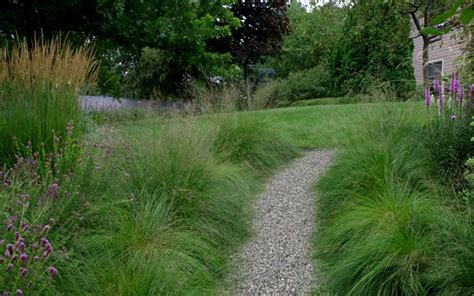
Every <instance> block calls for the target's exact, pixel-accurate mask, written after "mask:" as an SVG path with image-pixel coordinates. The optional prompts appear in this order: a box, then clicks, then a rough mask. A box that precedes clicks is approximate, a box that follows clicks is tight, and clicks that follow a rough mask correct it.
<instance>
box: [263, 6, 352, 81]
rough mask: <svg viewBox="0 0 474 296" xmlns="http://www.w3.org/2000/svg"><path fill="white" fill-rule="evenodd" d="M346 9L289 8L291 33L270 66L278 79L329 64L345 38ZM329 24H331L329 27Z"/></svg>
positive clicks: (330, 7)
mask: <svg viewBox="0 0 474 296" xmlns="http://www.w3.org/2000/svg"><path fill="white" fill-rule="evenodd" d="M346 13H347V9H346V8H339V7H336V6H335V5H334V4H326V5H323V6H321V7H318V8H314V9H313V10H311V11H307V10H306V9H305V8H303V7H301V6H300V5H298V4H296V3H293V4H292V5H291V6H290V8H289V9H288V18H289V21H290V29H291V31H290V34H288V35H286V36H284V37H283V45H282V52H281V54H280V55H279V56H278V57H277V58H275V59H274V60H271V61H269V64H270V65H272V66H274V68H275V69H276V71H277V75H278V76H279V77H287V76H288V75H289V74H290V73H291V72H298V71H301V70H305V69H310V68H314V67H316V66H318V65H320V64H323V63H326V62H327V61H328V59H329V55H330V53H331V51H332V50H334V47H335V45H336V42H337V40H339V38H341V37H342V26H343V25H344V19H345V15H346ZM328 24H330V25H328Z"/></svg>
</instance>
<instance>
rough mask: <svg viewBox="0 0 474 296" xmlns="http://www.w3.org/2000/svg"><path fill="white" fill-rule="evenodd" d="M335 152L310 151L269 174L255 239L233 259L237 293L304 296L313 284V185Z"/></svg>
mask: <svg viewBox="0 0 474 296" xmlns="http://www.w3.org/2000/svg"><path fill="white" fill-rule="evenodd" d="M332 155H333V153H332V152H331V151H328V150H313V151H308V152H307V153H306V154H305V155H304V156H303V157H301V158H299V159H297V160H295V161H294V162H293V164H291V165H290V166H289V167H287V168H286V169H285V170H283V171H282V172H280V173H277V174H276V175H275V176H273V177H272V178H271V180H270V182H269V183H268V185H267V187H266V190H265V192H264V193H263V194H262V195H260V197H259V199H258V200H257V202H256V204H255V216H254V221H253V228H254V236H253V237H252V238H251V239H250V241H249V242H248V243H247V245H246V246H245V247H244V248H243V250H242V252H241V254H240V255H239V256H238V257H237V261H238V263H237V264H236V268H235V269H236V270H235V273H234V276H235V277H236V279H235V281H236V282H237V286H236V288H235V289H234V291H235V294H238V295H307V294H309V293H310V290H311V286H312V284H313V281H314V268H313V266H312V263H311V242H310V237H311V235H312V233H313V230H314V226H315V221H314V217H315V208H314V207H315V204H314V200H315V198H314V192H312V190H311V189H312V186H313V184H314V182H315V181H316V179H317V178H318V176H319V175H320V174H322V173H323V171H324V170H325V169H326V167H327V166H328V165H329V163H330V161H331V158H332Z"/></svg>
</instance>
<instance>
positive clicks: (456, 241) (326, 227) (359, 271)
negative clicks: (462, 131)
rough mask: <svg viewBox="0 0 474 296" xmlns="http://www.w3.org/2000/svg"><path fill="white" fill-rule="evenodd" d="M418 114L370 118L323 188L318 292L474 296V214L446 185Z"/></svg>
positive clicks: (393, 113)
mask: <svg viewBox="0 0 474 296" xmlns="http://www.w3.org/2000/svg"><path fill="white" fill-rule="evenodd" d="M413 113H414V112H413V111H407V110H405V111H403V110H398V111H397V110H394V109H381V110H379V111H378V112H375V113H372V114H367V116H366V117H365V118H363V120H361V121H359V122H360V124H358V125H360V126H361V127H362V128H361V129H360V131H361V132H360V133H359V134H358V135H357V136H356V137H355V138H354V139H353V141H352V142H351V144H350V145H349V147H347V149H344V151H342V152H341V153H340V154H339V155H338V156H337V158H336V160H335V162H334V164H333V165H332V166H331V167H330V168H329V170H328V171H327V173H326V174H325V175H324V176H323V177H322V178H321V180H320V181H319V183H318V186H317V189H318V192H319V197H318V214H317V219H318V221H319V223H318V224H319V225H320V227H319V230H318V234H317V236H316V237H315V250H316V251H315V252H316V253H315V254H316V258H317V259H318V261H317V264H318V266H320V267H321V272H320V276H321V281H320V282H319V284H320V286H319V291H318V292H320V293H327V294H329V295H469V294H471V293H472V292H473V285H472V272H473V267H474V266H473V263H472V262H473V258H474V252H473V248H472V242H473V240H472V235H473V233H472V227H473V225H472V214H471V212H472V209H470V208H469V207H465V206H464V205H463V204H461V203H458V202H457V199H456V193H455V192H453V191H451V190H450V188H449V186H448V185H449V184H448V182H447V180H445V179H442V178H439V174H438V173H437V166H436V164H435V163H433V161H432V157H431V152H430V151H431V149H433V147H431V146H427V145H425V143H424V132H423V129H422V128H421V125H420V123H419V122H417V120H416V119H417V118H418V116H417V115H414V114H413ZM466 140H467V139H466ZM469 278H471V280H470V281H471V282H470V283H469V280H468V279H469Z"/></svg>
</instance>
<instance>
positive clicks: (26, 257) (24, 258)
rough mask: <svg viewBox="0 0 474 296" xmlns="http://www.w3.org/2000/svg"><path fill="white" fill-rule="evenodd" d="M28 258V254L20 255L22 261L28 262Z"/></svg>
mask: <svg viewBox="0 0 474 296" xmlns="http://www.w3.org/2000/svg"><path fill="white" fill-rule="evenodd" d="M27 260H28V254H26V253H23V254H21V255H20V261H21V262H26V261H27Z"/></svg>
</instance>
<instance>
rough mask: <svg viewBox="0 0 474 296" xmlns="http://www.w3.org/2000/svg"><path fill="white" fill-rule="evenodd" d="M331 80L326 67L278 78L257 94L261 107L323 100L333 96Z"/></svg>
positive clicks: (261, 88)
mask: <svg viewBox="0 0 474 296" xmlns="http://www.w3.org/2000/svg"><path fill="white" fill-rule="evenodd" d="M330 84H331V78H330V75H329V71H328V69H327V68H326V67H325V65H319V66H317V67H314V68H311V69H307V70H302V71H299V72H293V73H290V75H289V76H288V78H286V79H281V78H278V79H276V80H274V81H270V82H268V83H266V84H264V85H263V86H262V87H260V89H258V90H257V91H256V92H255V100H256V101H257V102H258V104H259V105H261V106H265V107H268V106H276V105H282V104H287V103H289V102H294V101H298V100H308V99H315V98H323V97H327V96H329V95H331V94H332V93H331V90H330Z"/></svg>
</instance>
